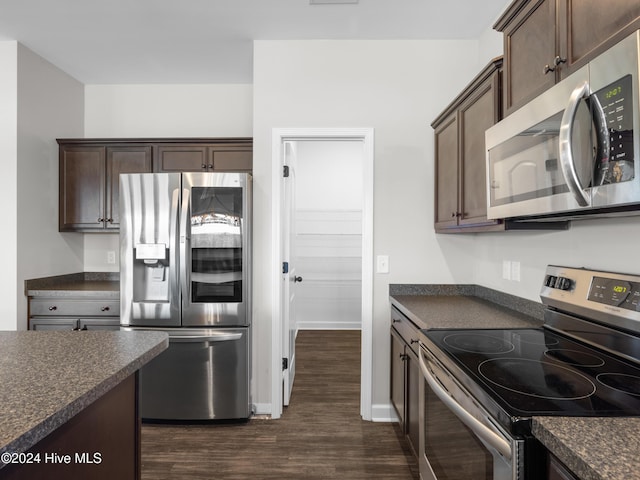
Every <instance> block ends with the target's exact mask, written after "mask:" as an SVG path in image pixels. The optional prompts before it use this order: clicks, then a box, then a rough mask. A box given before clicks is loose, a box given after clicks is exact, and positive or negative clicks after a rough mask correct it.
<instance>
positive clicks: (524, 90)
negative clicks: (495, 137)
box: [494, 0, 640, 116]
mask: <svg viewBox="0 0 640 480" xmlns="http://www.w3.org/2000/svg"><path fill="white" fill-rule="evenodd" d="M494 28H495V29H496V30H498V31H500V32H502V33H503V35H504V55H505V58H504V89H503V90H504V92H503V93H504V114H505V116H506V115H508V114H510V113H512V112H513V111H515V110H517V109H518V108H519V107H521V106H522V105H524V104H525V103H527V102H528V101H529V100H532V99H533V98H535V97H536V96H538V95H539V94H540V93H542V92H544V91H545V90H546V89H548V88H549V87H551V86H553V85H554V84H555V83H556V82H558V81H559V80H562V79H563V78H566V77H567V76H569V75H571V74H572V73H573V72H575V71H576V70H577V69H579V68H580V67H582V66H583V65H585V64H586V63H587V62H588V61H589V60H591V59H592V58H594V57H595V56H597V55H599V54H600V53H602V52H603V51H605V50H606V49H607V48H609V47H611V46H612V45H614V44H615V43H616V42H618V41H620V40H622V39H623V38H624V37H626V36H627V35H629V34H631V33H632V32H633V31H635V30H637V29H638V28H640V2H637V1H629V0H607V1H602V0H515V1H514V2H512V3H511V4H510V5H509V7H508V8H507V9H506V10H505V11H504V13H503V15H502V16H501V17H500V18H499V19H498V21H497V22H496V24H495V25H494Z"/></svg>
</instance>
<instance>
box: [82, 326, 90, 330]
mask: <svg viewBox="0 0 640 480" xmlns="http://www.w3.org/2000/svg"><path fill="white" fill-rule="evenodd" d="M80 330H89V329H88V328H87V326H86V325H85V326H84V327H82V328H81V329H80Z"/></svg>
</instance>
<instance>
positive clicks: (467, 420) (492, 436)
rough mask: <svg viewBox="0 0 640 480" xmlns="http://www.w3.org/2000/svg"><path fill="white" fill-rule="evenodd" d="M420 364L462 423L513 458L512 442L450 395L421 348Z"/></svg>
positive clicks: (438, 393) (431, 385) (442, 399)
mask: <svg viewBox="0 0 640 480" xmlns="http://www.w3.org/2000/svg"><path fill="white" fill-rule="evenodd" d="M418 357H419V362H418V363H419V364H420V370H421V371H422V375H423V376H424V378H425V380H426V381H427V383H428V384H429V386H430V387H431V389H432V390H433V393H435V394H436V396H437V397H438V398H439V399H440V400H441V401H442V403H444V404H445V405H446V406H447V407H448V408H449V409H450V410H451V411H452V412H453V413H454V414H455V415H456V417H458V418H459V419H460V420H461V421H462V423H464V424H465V425H466V426H467V427H469V428H470V429H471V430H472V431H473V432H474V433H475V434H476V435H477V436H478V437H479V438H480V439H481V440H483V441H485V442H486V443H488V444H489V445H490V446H491V447H493V448H494V449H495V450H497V451H498V452H499V453H500V454H501V455H502V456H503V457H505V458H506V459H507V460H511V444H510V443H509V442H507V441H506V440H505V439H504V438H503V437H502V436H501V435H499V434H498V433H496V432H494V431H493V430H491V429H490V428H489V427H487V426H486V425H485V424H483V423H482V422H480V421H479V420H478V419H477V418H476V417H474V416H473V415H471V414H470V413H469V412H468V411H466V410H465V409H464V407H462V405H460V404H459V403H458V402H456V401H455V399H453V397H451V395H449V393H448V392H447V391H446V390H445V389H444V388H443V387H442V386H441V385H440V383H439V382H438V380H436V378H435V377H434V376H433V375H432V373H431V372H430V371H429V369H428V368H427V365H426V363H425V361H424V352H422V349H421V350H420V355H419V356H418Z"/></svg>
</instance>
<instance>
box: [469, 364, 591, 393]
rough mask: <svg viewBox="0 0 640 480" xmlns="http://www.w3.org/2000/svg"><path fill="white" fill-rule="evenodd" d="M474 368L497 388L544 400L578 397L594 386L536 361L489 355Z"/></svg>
mask: <svg viewBox="0 0 640 480" xmlns="http://www.w3.org/2000/svg"><path fill="white" fill-rule="evenodd" d="M478 371H479V372H480V374H481V375H482V376H483V377H484V378H486V379H487V380H488V381H489V382H491V383H493V384H494V385H497V386H498V387H501V388H504V389H506V390H509V391H511V392H514V393H517V394H521V395H529V396H532V397H538V398H542V399H546V400H579V399H581V398H587V397H590V396H591V395H593V394H594V393H595V391H596V386H595V385H594V384H593V382H592V381H591V380H589V379H588V378H587V377H585V376H584V375H582V374H580V373H578V372H576V371H574V370H571V369H570V368H567V367H563V366H562V365H556V364H553V363H549V362H541V361H539V360H529V359H523V358H493V359H490V360H485V361H484V362H482V363H481V364H480V365H479V366H478Z"/></svg>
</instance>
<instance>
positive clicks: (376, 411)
mask: <svg viewBox="0 0 640 480" xmlns="http://www.w3.org/2000/svg"><path fill="white" fill-rule="evenodd" d="M371 421H372V422H385V423H395V422H397V421H398V415H396V411H395V409H394V408H393V405H391V404H390V403H378V404H374V405H371Z"/></svg>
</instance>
